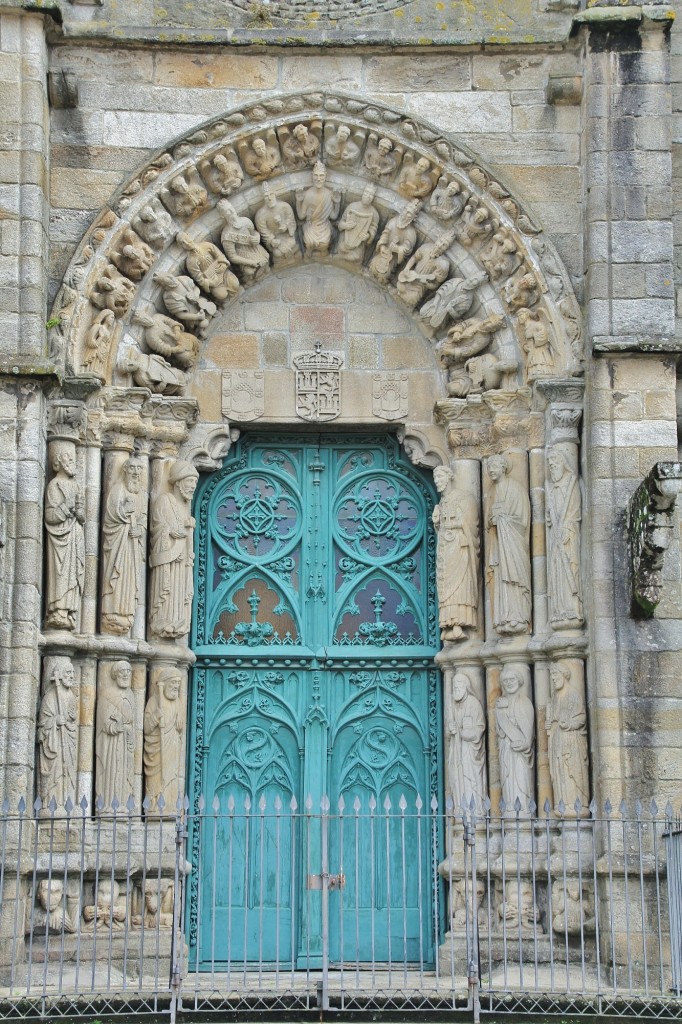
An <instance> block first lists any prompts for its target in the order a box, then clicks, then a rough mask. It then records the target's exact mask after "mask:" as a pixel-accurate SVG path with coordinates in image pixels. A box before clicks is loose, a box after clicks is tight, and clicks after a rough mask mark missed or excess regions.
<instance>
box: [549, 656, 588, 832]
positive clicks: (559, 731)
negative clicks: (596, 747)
mask: <svg viewBox="0 0 682 1024" xmlns="http://www.w3.org/2000/svg"><path fill="white" fill-rule="evenodd" d="M549 678H550V681H551V684H552V696H551V698H550V701H549V704H548V705H547V708H546V710H545V726H546V728H547V738H548V754H549V773H550V777H551V779H552V789H553V791H554V806H555V808H558V806H559V803H560V801H562V800H563V802H564V807H565V812H564V813H566V814H569V815H570V814H572V813H575V802H576V800H580V802H581V804H582V805H583V808H584V810H585V811H587V808H588V804H589V802H590V784H589V759H588V755H587V716H586V714H585V703H584V700H583V697H582V694H580V693H578V692H576V690H575V688H574V687H573V686H572V685H571V671H570V669H569V668H568V666H566V665H562V664H561V662H554V663H553V664H552V665H551V667H550V670H549Z"/></svg>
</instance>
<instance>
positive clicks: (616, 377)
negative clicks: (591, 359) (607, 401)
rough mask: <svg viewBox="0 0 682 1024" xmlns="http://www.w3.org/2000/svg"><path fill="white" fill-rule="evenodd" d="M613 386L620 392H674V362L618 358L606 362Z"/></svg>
mask: <svg viewBox="0 0 682 1024" xmlns="http://www.w3.org/2000/svg"><path fill="white" fill-rule="evenodd" d="M608 362H609V363H610V365H611V369H610V370H609V371H608V372H609V376H610V377H611V379H612V380H613V386H614V387H615V388H617V389H618V390H620V391H626V390H633V391H639V390H642V391H667V390H673V391H674V390H675V361H674V359H671V358H670V357H665V356H659V357H647V356H644V357H639V358H637V359H631V358H628V357H626V356H625V357H620V358H615V359H611V360H608ZM598 365H605V364H598Z"/></svg>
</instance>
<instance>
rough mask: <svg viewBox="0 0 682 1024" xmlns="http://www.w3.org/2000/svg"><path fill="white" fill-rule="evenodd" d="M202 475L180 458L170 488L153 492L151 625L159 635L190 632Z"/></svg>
mask: <svg viewBox="0 0 682 1024" xmlns="http://www.w3.org/2000/svg"><path fill="white" fill-rule="evenodd" d="M198 479H199V474H198V473H197V471H196V469H195V468H194V466H192V465H191V463H189V462H183V461H182V460H180V459H178V460H177V461H176V462H175V463H174V465H173V467H172V468H171V470H170V473H169V474H168V485H169V487H168V489H164V490H162V491H161V493H157V494H155V495H154V496H153V501H152V504H151V554H150V557H149V564H150V566H151V586H150V594H149V626H150V630H151V632H152V633H153V635H154V636H157V637H164V638H173V637H181V636H185V635H186V634H187V633H189V628H190V622H191V613H192V596H193V594H194V579H193V566H194V519H193V517H192V495H193V494H194V490H195V488H196V485H197V480H198Z"/></svg>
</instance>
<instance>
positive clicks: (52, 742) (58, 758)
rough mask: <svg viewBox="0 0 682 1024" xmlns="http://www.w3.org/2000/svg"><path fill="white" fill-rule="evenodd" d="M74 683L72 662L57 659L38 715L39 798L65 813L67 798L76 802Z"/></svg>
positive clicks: (76, 719) (75, 703)
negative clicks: (54, 803) (51, 802)
mask: <svg viewBox="0 0 682 1024" xmlns="http://www.w3.org/2000/svg"><path fill="white" fill-rule="evenodd" d="M74 682H75V674H74V670H73V665H72V664H71V661H70V660H69V658H55V659H54V660H53V663H52V666H51V668H50V671H49V675H48V686H47V689H46V690H45V695H44V696H43V699H42V701H41V704H40V712H39V714H38V731H37V736H38V764H39V768H40V776H39V793H40V798H41V800H42V802H43V807H47V805H48V804H49V803H50V801H51V800H52V798H53V797H54V800H55V802H56V804H57V807H58V808H59V810H60V811H61V812H62V813H63V808H64V804H65V803H66V800H67V797H71V800H72V802H73V803H74V804H75V802H76V765H77V747H78V699H77V697H76V694H75V693H74ZM58 813H59V812H58Z"/></svg>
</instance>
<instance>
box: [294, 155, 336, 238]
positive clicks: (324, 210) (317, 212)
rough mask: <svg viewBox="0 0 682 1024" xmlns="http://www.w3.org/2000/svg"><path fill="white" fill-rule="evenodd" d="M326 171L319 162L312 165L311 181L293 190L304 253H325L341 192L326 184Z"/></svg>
mask: <svg viewBox="0 0 682 1024" xmlns="http://www.w3.org/2000/svg"><path fill="white" fill-rule="evenodd" d="M326 180H327V171H326V168H325V166H324V164H323V163H320V161H319V160H318V162H317V163H316V164H315V166H314V167H313V184H312V185H311V186H310V188H307V189H297V191H296V213H297V214H298V218H299V220H301V221H302V222H303V242H304V244H305V251H306V256H312V255H313V254H317V255H320V256H324V255H326V253H327V252H328V251H329V245H330V243H331V240H332V221H333V220H336V218H337V217H338V215H339V207H340V205H341V193H340V192H339V191H338V189H334V190H333V191H332V189H330V188H329V187H328V186H327V185H326V184H325V182H326Z"/></svg>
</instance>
